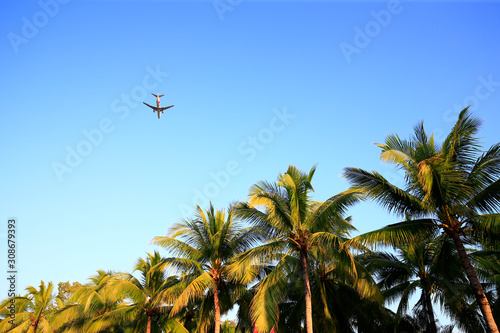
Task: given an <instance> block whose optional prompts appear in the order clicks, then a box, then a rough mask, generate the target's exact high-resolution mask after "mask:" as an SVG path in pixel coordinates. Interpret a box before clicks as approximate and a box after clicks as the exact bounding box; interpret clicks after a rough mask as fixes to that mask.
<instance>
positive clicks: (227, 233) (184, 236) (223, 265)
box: [152, 204, 259, 333]
mask: <svg viewBox="0 0 500 333" xmlns="http://www.w3.org/2000/svg"><path fill="white" fill-rule="evenodd" d="M258 239H259V236H258V234H256V233H255V230H254V228H251V227H250V228H244V227H243V226H242V225H241V224H240V223H239V221H238V220H237V219H236V218H235V216H234V214H233V210H232V208H230V209H228V211H227V212H225V211H222V210H215V209H214V207H213V206H212V205H211V204H210V208H209V209H208V210H207V211H206V212H204V211H203V210H202V209H201V208H200V207H199V206H198V207H197V210H196V214H195V217H194V218H192V219H186V220H182V221H181V222H179V223H176V224H175V225H174V226H173V227H172V228H171V235H170V236H167V237H155V238H154V239H153V241H152V243H153V244H157V245H160V246H162V247H164V248H165V249H167V250H168V251H170V252H171V253H172V254H173V255H174V256H175V257H169V258H166V259H165V260H166V262H167V263H168V264H169V265H171V266H173V267H175V268H177V269H179V270H181V271H183V272H184V274H183V276H182V278H181V283H180V285H179V288H180V291H179V294H178V295H176V297H175V299H174V302H173V308H172V315H173V314H176V313H178V312H179V311H180V310H181V309H182V308H184V307H186V306H187V305H188V303H190V302H192V301H197V300H201V299H204V300H205V302H204V304H203V305H202V307H204V308H207V307H208V306H209V305H208V304H210V302H212V301H213V309H214V311H215V321H214V325H215V332H216V333H218V332H219V331H220V315H221V303H220V301H221V298H227V297H228V289H229V288H230V287H231V286H230V285H231V279H232V277H231V273H230V267H231V266H230V265H231V261H232V260H233V259H234V258H235V257H236V256H237V255H238V254H239V253H241V252H243V251H245V250H247V249H249V248H250V247H251V246H252V245H253V244H255V242H256V241H258ZM207 291H208V295H209V297H207V293H206V292H207ZM207 319H208V318H207ZM209 324H210V323H202V324H201V325H199V327H198V330H199V331H203V330H205V331H206V330H207V328H206V327H207V326H208V325H209ZM204 327H205V328H204Z"/></svg>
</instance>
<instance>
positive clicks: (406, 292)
mask: <svg viewBox="0 0 500 333" xmlns="http://www.w3.org/2000/svg"><path fill="white" fill-rule="evenodd" d="M395 251H396V253H395V254H394V253H388V252H376V253H370V254H366V255H363V256H362V262H364V263H365V264H366V267H367V268H368V270H370V271H371V272H372V273H373V274H375V276H376V278H377V279H378V280H379V285H380V287H381V289H382V292H383V294H384V296H385V299H386V301H388V302H393V301H396V300H398V299H399V306H398V309H397V315H398V317H399V318H401V317H403V315H404V314H405V313H406V312H407V310H408V306H409V300H410V297H411V296H412V295H414V294H415V293H417V292H418V290H420V297H419V299H418V301H417V303H416V305H415V306H414V308H413V313H414V314H418V317H419V320H420V322H421V326H422V327H423V328H424V330H425V331H426V332H431V333H432V332H434V333H436V332H438V326H437V324H436V319H435V316H434V310H433V303H434V302H437V301H439V303H440V304H441V305H442V308H443V309H444V310H445V311H446V312H447V313H448V314H449V315H450V317H452V318H453V319H454V320H456V321H457V323H459V325H458V326H460V327H461V328H463V329H465V330H466V331H467V332H470V331H471V330H470V328H471V327H475V329H476V330H475V331H476V332H478V331H479V332H484V324H483V322H482V320H481V318H480V317H479V316H478V315H479V314H478V313H477V312H476V310H472V309H471V308H470V307H466V306H464V303H465V302H466V301H467V299H470V296H472V293H468V291H469V290H470V286H468V284H467V278H466V276H465V273H464V272H463V269H461V265H460V261H459V258H458V256H457V255H456V248H455V245H454V244H453V241H451V239H449V237H447V236H446V235H441V236H439V237H429V238H427V239H422V240H418V241H415V242H413V243H411V244H408V245H402V246H399V247H396V248H395ZM465 304H466V303H465ZM471 310H472V311H471ZM465 312H467V313H468V314H469V315H468V316H464V315H463V314H464V313H465ZM474 313H475V314H476V316H471V315H472V314H474Z"/></svg>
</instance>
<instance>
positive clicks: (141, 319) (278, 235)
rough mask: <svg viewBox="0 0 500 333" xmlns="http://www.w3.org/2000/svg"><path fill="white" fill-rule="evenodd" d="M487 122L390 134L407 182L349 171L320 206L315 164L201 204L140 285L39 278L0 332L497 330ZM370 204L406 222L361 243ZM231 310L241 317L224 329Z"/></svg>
mask: <svg viewBox="0 0 500 333" xmlns="http://www.w3.org/2000/svg"><path fill="white" fill-rule="evenodd" d="M478 127H479V121H478V120H477V119H476V118H474V117H472V116H471V114H470V113H469V111H468V110H467V109H464V110H463V111H462V112H461V113H460V115H459V118H458V121H457V123H456V124H455V126H454V127H453V128H452V130H451V132H450V133H449V135H448V136H447V137H446V139H445V140H444V142H443V143H441V144H440V145H438V144H437V143H435V142H434V138H433V136H432V135H431V136H428V135H427V134H426V132H425V130H424V127H423V123H421V124H419V125H417V126H416V127H415V128H414V134H413V136H412V137H411V138H409V139H401V138H400V137H399V136H397V135H390V136H388V137H387V138H386V141H385V143H384V144H379V145H378V146H379V147H380V148H381V150H382V152H381V159H382V160H384V161H386V162H388V163H391V164H394V165H395V166H396V167H397V168H399V169H401V170H402V172H403V173H404V185H403V186H401V187H398V186H396V185H394V184H391V183H390V182H389V181H388V180H387V179H385V178H384V177H383V176H382V175H381V174H379V173H377V172H376V171H365V170H362V169H358V168H346V169H345V170H344V176H345V178H346V179H347V180H348V181H349V182H350V185H351V187H350V188H349V189H348V190H346V191H344V192H341V193H339V194H337V195H334V196H332V197H330V198H328V199H327V200H325V201H323V202H318V201H314V200H312V198H311V194H312V192H313V191H314V189H313V186H312V179H313V176H314V173H315V170H316V168H315V167H313V168H312V169H311V170H310V171H309V172H303V171H301V170H299V169H297V168H296V167H294V166H290V167H289V168H288V170H287V171H286V172H285V173H283V174H280V175H279V176H278V179H277V181H275V182H268V181H262V182H259V183H257V184H255V185H253V186H252V187H251V188H250V193H249V198H248V200H247V201H246V202H239V203H235V204H233V205H231V206H230V207H229V208H228V209H226V210H216V209H214V207H213V206H212V205H210V207H208V209H207V210H203V209H202V208H200V207H197V209H196V212H195V214H194V215H193V217H191V218H189V219H185V220H181V221H180V222H178V223H176V224H175V225H173V227H172V228H171V230H170V233H169V235H168V236H165V237H164V236H159V237H155V238H153V240H152V243H153V244H155V245H158V246H160V247H162V248H164V249H165V250H166V253H167V256H166V257H163V256H161V255H160V254H159V253H158V252H154V253H153V254H148V256H147V257H146V258H145V259H139V260H138V262H137V264H136V267H135V271H136V272H137V274H136V275H138V276H139V278H137V277H135V276H134V275H132V274H125V273H114V272H105V271H98V274H97V275H95V276H93V277H92V278H91V279H90V282H89V283H87V284H85V285H81V286H79V287H78V288H76V289H75V290H74V291H73V292H72V293H71V294H70V295H69V297H67V298H61V297H56V296H55V295H54V293H53V292H54V288H53V285H52V283H49V284H48V285H45V283H44V282H42V283H41V284H40V287H39V288H38V289H37V288H34V287H28V288H27V291H28V293H27V295H25V296H16V297H14V298H13V299H7V300H5V301H4V302H3V303H2V304H0V318H3V319H1V321H0V333H2V332H34V333H36V332H85V333H91V332H147V333H152V332H215V333H220V332H227V333H229V332H271V331H273V330H274V332H301V333H302V332H305V333H313V332H374V333H376V332H401V333H403V332H407V333H410V332H432V333H437V332H452V330H453V328H454V327H455V328H457V329H460V330H461V331H463V332H491V333H498V332H499V331H498V328H497V324H496V322H495V318H497V319H498V318H500V301H499V300H498V298H499V291H500V283H499V282H500V252H499V249H500V247H499V245H500V244H499V241H500V237H499V236H500V213H499V212H500V144H495V145H493V146H492V147H490V148H489V149H488V150H486V151H483V150H481V145H480V144H479V142H478V139H477V131H478ZM361 200H374V201H376V202H378V203H379V204H380V205H381V206H383V207H385V208H387V210H388V211H389V212H390V213H393V214H396V215H397V216H399V217H401V220H402V221H401V222H399V223H395V224H391V225H388V226H386V227H384V228H381V229H378V230H374V231H370V232H367V233H364V234H361V235H358V236H356V237H352V236H351V233H352V232H353V231H355V230H356V229H355V228H354V226H353V225H352V224H351V218H350V217H349V216H348V215H347V210H348V209H349V207H351V206H352V205H353V204H355V203H357V202H359V201H361ZM377 246H379V247H378V248H377ZM380 246H382V249H383V251H377V249H379V248H380ZM12 301H14V302H15V311H16V315H15V320H14V324H12V321H10V316H9V315H10V313H9V312H8V311H9V309H8V308H7V305H9V304H11V302H12ZM391 304H395V305H396V308H392V310H391V309H389V308H388V306H390V305H391ZM437 305H439V307H440V308H441V309H442V310H443V311H444V312H445V313H446V314H447V315H448V316H449V318H450V319H451V322H452V324H451V325H448V326H445V327H443V326H441V325H439V322H438V320H436V308H437V307H436V306H437ZM410 306H412V308H411V309H410ZM231 309H237V314H236V315H235V317H236V320H235V321H228V320H227V321H225V322H222V321H221V316H222V315H224V314H226V313H228V311H230V310H231Z"/></svg>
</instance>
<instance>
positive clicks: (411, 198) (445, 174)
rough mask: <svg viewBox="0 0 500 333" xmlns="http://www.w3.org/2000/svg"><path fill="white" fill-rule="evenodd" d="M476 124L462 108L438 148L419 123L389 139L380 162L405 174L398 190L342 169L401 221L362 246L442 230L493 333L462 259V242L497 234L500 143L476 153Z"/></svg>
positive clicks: (483, 298)
mask: <svg viewBox="0 0 500 333" xmlns="http://www.w3.org/2000/svg"><path fill="white" fill-rule="evenodd" d="M479 125H480V121H479V120H478V119H477V118H472V117H471V116H470V114H469V112H468V110H467V108H466V109H464V110H462V112H461V113H460V115H459V117H458V120H457V122H456V124H455V126H454V127H453V129H452V130H451V132H450V134H449V135H448V136H447V137H446V139H445V140H444V142H443V143H442V144H441V145H440V146H438V145H437V144H436V143H435V142H434V137H433V135H431V136H430V137H429V136H427V134H426V132H425V130H424V125H423V122H422V123H420V124H419V125H417V126H415V128H414V136H413V137H412V138H410V139H409V140H404V139H401V138H400V137H399V136H398V135H390V136H388V137H387V138H386V140H385V143H384V144H377V145H378V146H379V147H380V148H381V149H382V153H381V159H382V160H384V161H386V162H388V163H391V164H394V165H395V166H396V167H398V168H399V169H401V170H403V171H404V173H405V177H404V181H405V188H399V187H397V186H395V185H393V184H391V183H390V182H389V181H387V180H386V179H385V178H384V177H383V176H382V175H380V174H379V173H377V172H376V171H371V172H368V171H365V170H362V169H359V168H346V169H345V172H344V175H345V177H346V178H347V179H348V180H349V181H350V182H351V184H352V186H353V189H357V190H363V191H364V193H365V194H366V196H367V197H368V198H371V199H373V200H376V201H377V202H378V203H380V204H381V205H382V206H384V207H385V208H387V209H388V210H389V211H390V212H394V213H396V214H398V215H399V216H401V217H403V218H405V219H406V220H405V221H404V222H401V223H398V224H394V225H390V226H388V227H386V228H384V229H382V230H378V231H374V232H371V233H367V234H365V235H364V236H363V237H359V238H358V239H359V240H363V241H364V242H376V241H381V242H383V243H386V244H396V243H404V242H410V241H412V239H413V238H414V236H415V234H416V233H418V232H419V231H420V232H423V230H425V229H427V230H429V229H436V228H438V229H441V230H442V231H444V232H445V233H446V234H447V235H448V236H449V237H450V238H451V239H452V240H453V242H454V243H455V246H456V247H457V251H458V255H459V257H460V260H461V264H462V266H463V269H464V271H465V273H466V275H467V278H468V280H469V283H470V285H471V286H472V288H473V290H474V293H475V297H476V300H477V303H478V304H479V306H480V309H481V312H482V314H483V316H484V318H485V320H486V322H487V324H488V327H489V329H490V331H491V332H494V333H498V327H497V324H496V322H495V319H494V318H493V315H492V312H491V308H490V305H489V303H488V299H487V297H486V294H485V292H484V290H483V287H482V286H481V283H480V281H479V279H478V277H477V274H476V272H475V270H474V267H473V266H472V264H471V262H470V259H469V257H468V255H467V252H466V249H465V246H464V241H465V242H468V241H469V240H471V239H481V238H487V237H493V238H494V237H498V235H500V215H499V214H498V210H499V208H500V144H495V145H493V146H492V147H491V148H489V149H488V150H487V151H486V152H482V151H481V150H480V146H479V144H478V139H477V137H476V133H477V131H478V127H479Z"/></svg>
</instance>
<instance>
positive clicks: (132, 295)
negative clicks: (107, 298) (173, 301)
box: [106, 251, 187, 333]
mask: <svg viewBox="0 0 500 333" xmlns="http://www.w3.org/2000/svg"><path fill="white" fill-rule="evenodd" d="M135 271H139V272H140V273H141V277H140V279H137V278H135V277H134V276H133V275H131V274H123V275H122V276H121V278H120V279H117V280H116V281H115V283H113V286H112V287H113V290H112V292H111V294H112V295H113V297H114V298H117V299H128V300H130V301H129V302H128V304H126V306H124V307H120V308H118V309H115V310H113V311H110V312H109V313H107V315H106V317H107V318H110V319H114V320H116V321H119V320H121V321H123V322H124V326H126V327H130V328H132V329H133V331H132V332H134V333H135V332H143V330H144V328H146V333H152V332H160V330H161V329H163V328H165V327H168V328H169V329H170V330H171V331H174V332H187V330H186V329H185V328H184V327H182V325H181V324H180V323H179V322H178V321H177V320H175V319H173V318H170V319H168V313H169V311H170V308H171V306H169V305H168V304H167V303H166V299H167V298H168V297H167V293H168V292H169V288H171V287H172V286H174V285H176V284H177V283H178V282H179V281H178V280H177V277H175V276H169V277H166V273H165V261H164V259H163V258H162V257H161V256H160V254H159V253H158V252H156V251H155V252H154V254H151V253H148V256H147V258H146V259H142V258H139V260H138V261H137V264H136V266H135Z"/></svg>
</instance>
